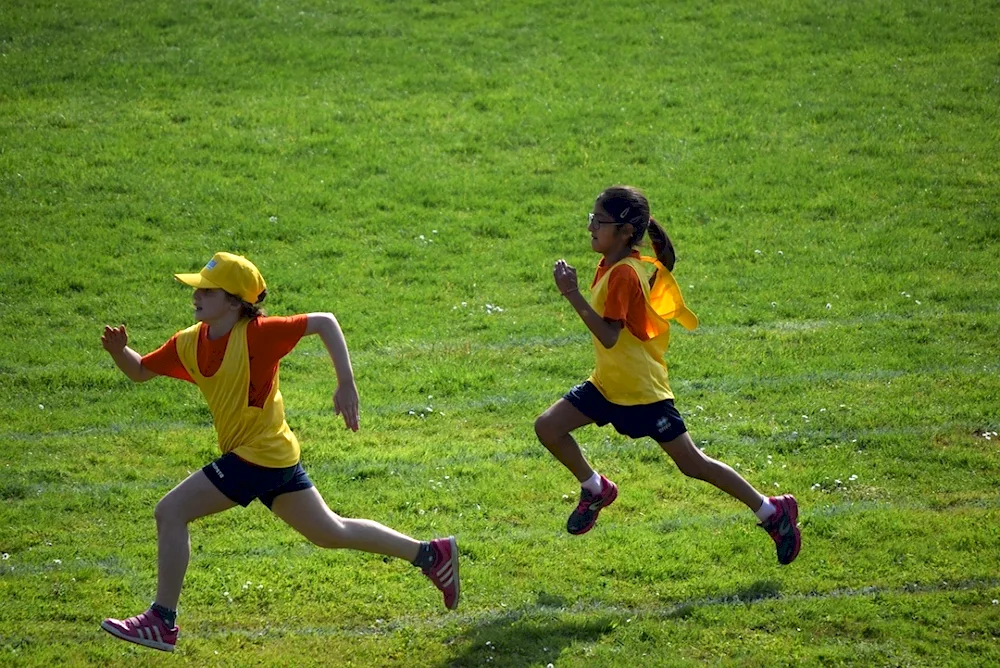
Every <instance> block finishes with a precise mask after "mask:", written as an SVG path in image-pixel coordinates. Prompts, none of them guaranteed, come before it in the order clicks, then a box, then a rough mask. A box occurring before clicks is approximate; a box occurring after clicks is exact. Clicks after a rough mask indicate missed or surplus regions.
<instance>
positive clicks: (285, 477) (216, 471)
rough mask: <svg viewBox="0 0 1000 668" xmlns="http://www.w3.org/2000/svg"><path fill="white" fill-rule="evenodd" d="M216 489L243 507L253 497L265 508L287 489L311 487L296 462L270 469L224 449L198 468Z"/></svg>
mask: <svg viewBox="0 0 1000 668" xmlns="http://www.w3.org/2000/svg"><path fill="white" fill-rule="evenodd" d="M201 470H202V471H204V472H205V475H207V476H208V479H209V480H211V481H212V484H213V485H215V486H216V487H218V488H219V491H220V492H222V493H223V494H225V495H226V496H227V497H229V498H230V499H231V500H232V501H234V502H235V503H238V504H240V505H241V506H243V507H244V508H245V507H247V506H249V505H250V504H251V503H252V502H253V500H254V499H260V502H261V503H263V504H264V505H265V506H267V507H268V508H270V507H271V504H272V503H274V497H276V496H278V495H279V494H285V493H287V492H298V491H299V490H302V489H309V488H310V487H312V486H313V483H312V480H310V479H309V476H308V475H307V474H306V470H305V469H304V468H302V463H301V462H299V463H298V464H296V465H295V466H288V467H285V468H280V469H273V468H269V467H267V466H258V465H257V464H251V463H250V462H248V461H247V460H245V459H240V458H239V457H238V456H236V455H235V454H233V453H232V452H227V453H226V454H224V455H222V456H221V457H219V458H218V459H216V460H215V461H214V462H212V463H211V464H208V465H207V466H205V467H204V468H202V469H201Z"/></svg>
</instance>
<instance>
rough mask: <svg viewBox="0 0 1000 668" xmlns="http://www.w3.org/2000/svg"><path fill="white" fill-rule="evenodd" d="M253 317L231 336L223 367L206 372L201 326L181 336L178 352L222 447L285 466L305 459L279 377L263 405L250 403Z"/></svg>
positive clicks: (263, 463)
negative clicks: (249, 346)
mask: <svg viewBox="0 0 1000 668" xmlns="http://www.w3.org/2000/svg"><path fill="white" fill-rule="evenodd" d="M248 323H249V321H248V320H240V321H239V322H238V323H236V325H235V326H234V327H233V330H232V332H230V334H229V342H228V344H227V345H226V354H225V357H224V358H223V359H222V365H221V366H220V367H219V370H218V371H216V372H215V373H214V374H213V375H211V376H203V375H202V374H201V370H200V369H198V330H199V328H200V327H201V325H200V324H198V325H194V326H192V327H189V328H187V329H185V330H183V331H181V332H179V333H178V334H177V356H178V357H179V358H180V360H181V364H183V365H184V368H186V369H187V371H188V373H189V374H191V378H192V379H194V382H195V383H196V384H197V385H198V389H200V390H201V393H202V394H203V395H204V396H205V401H206V402H208V409H209V411H211V413H212V420H213V422H214V423H215V432H216V434H217V435H218V437H219V450H221V451H222V453H223V454H225V453H227V452H233V453H235V454H236V455H238V456H239V457H241V458H242V459H245V460H247V461H248V462H251V463H253V464H257V465H258V466H267V467H270V468H284V467H286V466H294V465H295V464H296V463H298V461H299V441H298V439H296V438H295V434H293V433H292V430H291V429H289V428H288V423H287V422H285V402H284V400H283V399H282V398H281V392H280V390H279V389H278V375H277V373H276V374H275V376H274V383H273V385H272V387H271V392H270V394H268V395H267V400H266V401H265V402H264V406H263V407H262V408H257V407H255V406H249V405H248V403H247V402H248V401H249V399H248V394H249V391H250V357H249V355H248V354H247V324H248Z"/></svg>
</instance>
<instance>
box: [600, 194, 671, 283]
mask: <svg viewBox="0 0 1000 668" xmlns="http://www.w3.org/2000/svg"><path fill="white" fill-rule="evenodd" d="M597 203H598V204H600V205H601V208H602V209H604V210H605V211H606V212H607V213H608V214H609V215H610V216H612V217H613V218H614V219H615V222H618V223H628V224H629V225H631V226H632V236H631V237H629V240H628V245H629V247H630V248H635V247H636V246H638V245H639V244H640V243H642V238H643V237H644V236H645V235H646V233H647V231H648V233H649V240H650V242H651V243H652V244H653V251H654V252H655V253H656V259H657V260H659V261H660V263H661V264H662V265H663V266H664V267H666V268H667V270H668V271H673V270H674V264H675V263H676V261H677V256H676V254H675V253H674V245H673V244H672V243H671V242H670V237H668V236H667V233H666V231H665V230H664V229H663V226H662V225H660V223H658V222H657V221H656V219H655V218H653V217H651V216H650V215H649V200H647V199H646V196H645V195H644V194H643V193H642V191H641V190H639V189H638V188H635V187H633V186H611V187H610V188H608V189H606V190H605V191H604V192H602V193H601V194H600V195H599V196H598V197H597Z"/></svg>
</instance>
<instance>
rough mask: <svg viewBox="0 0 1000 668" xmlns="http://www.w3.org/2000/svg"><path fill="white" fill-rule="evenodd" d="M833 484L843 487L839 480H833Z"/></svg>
mask: <svg viewBox="0 0 1000 668" xmlns="http://www.w3.org/2000/svg"><path fill="white" fill-rule="evenodd" d="M833 484H834V485H843V484H844V483H842V482H840V480H834V481H833Z"/></svg>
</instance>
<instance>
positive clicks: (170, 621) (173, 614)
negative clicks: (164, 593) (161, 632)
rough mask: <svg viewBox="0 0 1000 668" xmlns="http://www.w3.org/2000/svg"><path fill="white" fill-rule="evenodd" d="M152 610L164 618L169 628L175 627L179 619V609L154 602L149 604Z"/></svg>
mask: <svg viewBox="0 0 1000 668" xmlns="http://www.w3.org/2000/svg"><path fill="white" fill-rule="evenodd" d="M149 608H150V610H152V611H153V612H155V613H156V614H158V615H159V616H160V619H162V620H163V623H164V624H166V625H167V628H168V629H172V628H174V623H175V622H176V621H177V611H176V610H171V609H170V608H166V607H164V606H162V605H160V604H159V603H155V602H154V603H153V604H152V605H151V606H149Z"/></svg>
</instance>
